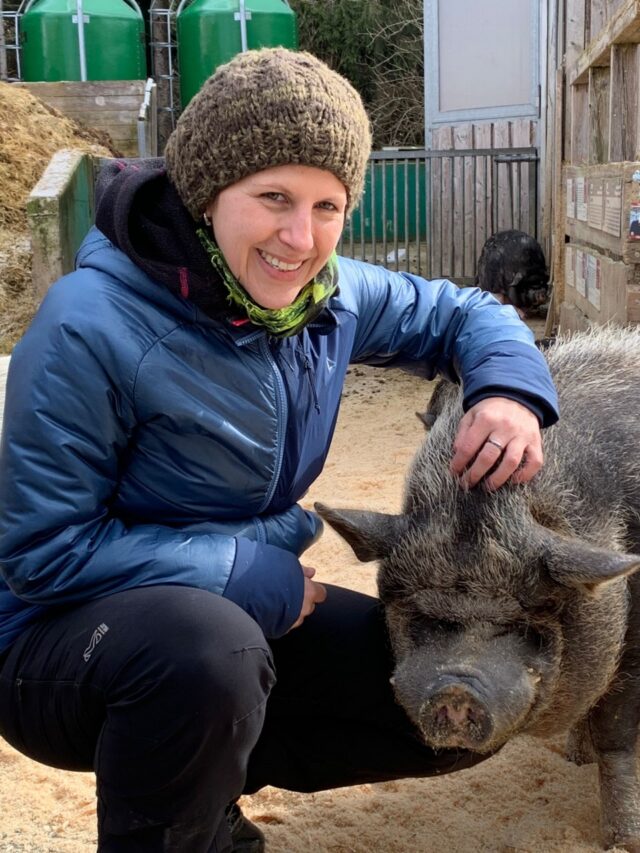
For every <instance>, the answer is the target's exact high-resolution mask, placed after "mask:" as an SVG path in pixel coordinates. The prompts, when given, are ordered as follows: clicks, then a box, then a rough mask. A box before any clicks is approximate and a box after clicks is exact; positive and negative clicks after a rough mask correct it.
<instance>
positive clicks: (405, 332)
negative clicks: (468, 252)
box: [339, 258, 558, 426]
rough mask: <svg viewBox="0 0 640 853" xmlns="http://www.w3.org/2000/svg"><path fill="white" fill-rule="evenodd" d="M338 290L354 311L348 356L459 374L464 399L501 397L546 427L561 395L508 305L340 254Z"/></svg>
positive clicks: (529, 335)
mask: <svg viewBox="0 0 640 853" xmlns="http://www.w3.org/2000/svg"><path fill="white" fill-rule="evenodd" d="M340 283H341V289H340V297H339V299H340V300H341V302H342V305H343V307H344V308H345V309H346V310H348V311H352V312H353V313H354V314H355V315H356V318H357V321H356V333H355V338H354V344H353V350H352V355H351V358H352V361H360V362H366V363H368V364H378V365H394V366H402V367H409V368H410V369H413V370H416V371H418V372H420V373H422V374H424V375H425V376H427V377H428V378H433V377H434V376H435V375H436V374H437V373H440V374H442V375H444V376H446V377H447V378H449V379H451V380H453V381H456V382H457V381H461V382H462V385H463V389H464V405H465V409H468V408H469V407H470V406H471V405H473V404H474V403H476V402H478V401H479V400H481V399H482V398H483V397H488V396H494V395H495V396H505V397H511V398H512V399H515V400H518V401H519V402H523V403H525V405H529V408H531V409H532V410H533V411H534V412H535V413H536V414H538V416H539V417H540V419H541V422H542V425H543V426H550V425H551V424H552V423H555V421H556V420H557V419H558V400H557V395H556V391H555V387H554V385H553V381H552V379H551V375H550V373H549V369H548V367H547V363H546V361H545V360H544V357H543V355H542V354H541V353H540V351H539V350H538V348H537V347H536V346H535V342H534V338H533V334H532V332H531V330H530V329H529V328H528V327H527V326H526V324H525V323H523V322H522V321H521V320H520V318H519V317H518V315H517V312H516V311H515V310H514V309H513V308H512V307H511V306H509V305H502V304H500V303H499V302H498V301H497V299H495V298H494V297H493V296H492V295H491V294H489V293H486V292H485V291H481V290H479V289H478V288H476V287H469V288H459V287H457V286H456V285H455V284H453V283H452V282H450V281H446V280H444V279H440V280H436V281H427V280H425V279H423V278H420V277H418V276H413V275H409V274H406V273H405V274H401V273H394V272H390V271H389V270H385V269H384V268H382V267H376V266H372V265H370V264H364V263H360V262H358V261H350V260H347V259H344V258H341V259H340Z"/></svg>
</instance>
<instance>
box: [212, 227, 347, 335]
mask: <svg viewBox="0 0 640 853" xmlns="http://www.w3.org/2000/svg"><path fill="white" fill-rule="evenodd" d="M196 233H197V235H198V237H199V238H200V242H201V243H202V245H203V246H204V248H205V251H206V252H207V255H208V256H209V260H210V261H211V265H212V266H213V268H214V269H215V270H216V272H217V273H219V275H220V278H221V281H222V283H223V284H224V286H225V289H226V291H227V299H228V301H229V303H230V304H231V305H235V306H236V307H237V308H240V309H242V311H243V312H244V313H245V314H246V316H247V317H248V318H249V320H250V321H251V322H252V323H253V324H254V325H256V326H263V327H264V328H265V329H266V330H267V331H268V332H269V334H270V335H274V336H275V337H280V338H288V337H291V336H292V335H295V334H297V333H298V332H299V331H300V330H301V329H302V328H303V327H304V326H306V325H307V323H309V322H311V320H313V319H314V317H317V316H318V314H319V313H320V312H321V311H322V309H323V308H324V307H325V305H326V304H327V302H328V301H329V298H330V297H331V296H332V294H333V293H335V291H336V290H337V287H338V263H337V256H336V253H335V252H334V253H333V254H332V255H331V257H330V258H329V260H328V261H327V263H326V264H325V266H324V267H323V268H322V269H321V270H320V272H319V273H318V275H317V276H316V277H315V279H314V280H313V281H310V282H309V283H308V284H306V285H305V286H304V287H303V288H302V290H301V291H300V293H299V294H298V296H297V297H296V298H295V300H294V301H293V302H292V303H291V305H286V306H285V307H284V308H263V307H262V306H261V305H258V303H257V302H254V300H253V299H252V298H251V296H249V294H248V293H247V291H246V290H245V289H244V287H243V286H242V285H241V284H240V282H239V281H238V280H237V278H236V277H235V276H234V275H233V273H232V272H231V270H230V269H229V267H228V265H227V262H226V260H225V259H224V255H223V254H222V252H221V251H220V249H219V248H218V246H217V245H216V244H215V242H214V241H213V240H212V239H211V237H210V236H209V235H208V234H207V232H206V231H205V230H204V229H203V228H198V230H197V232H196Z"/></svg>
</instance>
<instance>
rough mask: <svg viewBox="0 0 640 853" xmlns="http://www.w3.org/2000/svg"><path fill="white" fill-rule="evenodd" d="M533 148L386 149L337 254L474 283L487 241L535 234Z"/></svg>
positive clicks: (375, 161) (374, 160) (376, 156)
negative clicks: (512, 233)
mask: <svg viewBox="0 0 640 853" xmlns="http://www.w3.org/2000/svg"><path fill="white" fill-rule="evenodd" d="M537 188H538V152H537V149H536V148H499V149H496V148H483V149H465V150H459V149H451V150H446V151H425V150H414V149H406V150H384V151H377V152H375V153H373V154H372V155H371V159H370V162H369V170H368V174H367V180H366V185H365V193H364V196H363V199H362V201H361V203H360V205H359V207H358V208H357V209H356V210H355V211H354V213H353V215H352V216H351V219H350V221H349V222H348V223H347V226H346V228H345V230H344V232H343V235H342V241H341V245H340V247H339V251H340V253H341V254H343V255H347V256H349V257H353V258H360V259H362V260H367V261H370V262H371V263H374V264H382V265H384V266H388V267H390V268H392V269H399V270H408V271H409V272H415V273H417V274H418V275H423V276H425V277H427V278H449V279H451V280H453V281H455V282H456V283H457V284H460V285H467V284H473V282H474V279H475V272H476V265H477V260H478V256H479V254H480V251H481V249H482V246H483V244H484V242H485V240H486V239H487V238H488V237H490V236H491V235H492V234H495V233H496V232H497V231H502V230H505V229H508V228H517V229H519V230H521V231H526V232H527V233H529V234H531V235H532V236H534V237H537V236H538V217H537V210H538V189H537Z"/></svg>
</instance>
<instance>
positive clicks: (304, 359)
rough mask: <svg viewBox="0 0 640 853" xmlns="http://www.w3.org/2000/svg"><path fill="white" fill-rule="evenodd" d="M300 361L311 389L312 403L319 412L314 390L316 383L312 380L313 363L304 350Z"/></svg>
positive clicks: (316, 394) (318, 412)
mask: <svg viewBox="0 0 640 853" xmlns="http://www.w3.org/2000/svg"><path fill="white" fill-rule="evenodd" d="M302 363H303V365H304V372H305V376H306V377H307V381H308V383H309V388H310V389H311V396H312V397H313V405H314V407H315V410H316V413H317V414H320V404H319V402H318V392H317V391H316V384H315V382H314V381H313V380H314V378H315V377H314V375H313V365H312V364H311V361H310V359H309V356H308V355H307V354H306V352H303V353H302Z"/></svg>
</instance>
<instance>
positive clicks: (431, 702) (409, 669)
mask: <svg viewBox="0 0 640 853" xmlns="http://www.w3.org/2000/svg"><path fill="white" fill-rule="evenodd" d="M430 663H431V662H427V661H426V659H425V657H423V656H422V655H418V657H417V658H416V657H410V658H409V659H407V660H405V661H403V662H401V663H400V664H399V666H398V667H397V668H396V671H395V673H394V677H393V679H392V683H393V689H394V692H395V695H396V699H397V701H398V702H399V703H400V705H402V706H403V708H404V709H405V711H406V712H407V714H408V715H409V717H411V719H412V720H413V721H414V722H415V724H416V725H417V727H418V729H419V730H420V733H421V735H422V738H423V740H424V742H425V743H426V744H427V745H428V746H431V747H433V748H434V749H443V748H462V749H469V750H472V751H474V752H491V751H492V750H494V749H496V748H497V747H499V746H502V745H503V744H504V743H506V741H507V740H509V738H510V737H512V736H513V735H514V734H515V733H516V732H518V731H521V730H522V729H523V727H524V726H525V724H526V720H527V719H528V717H529V715H530V714H531V713H532V711H533V709H534V707H535V705H536V703H537V701H538V699H539V696H538V687H539V685H540V681H541V674H540V671H539V670H538V669H537V668H535V669H534V668H533V667H532V666H528V665H524V666H522V665H519V664H518V662H517V661H515V660H511V661H507V660H505V659H502V660H501V661H500V662H499V663H498V662H497V661H493V663H494V664H498V665H494V666H485V667H484V668H481V667H478V666H473V667H459V666H454V667H451V666H447V665H446V664H440V665H436V666H435V667H434V666H430V665H429V664H430ZM486 663H487V661H485V664H486Z"/></svg>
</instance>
